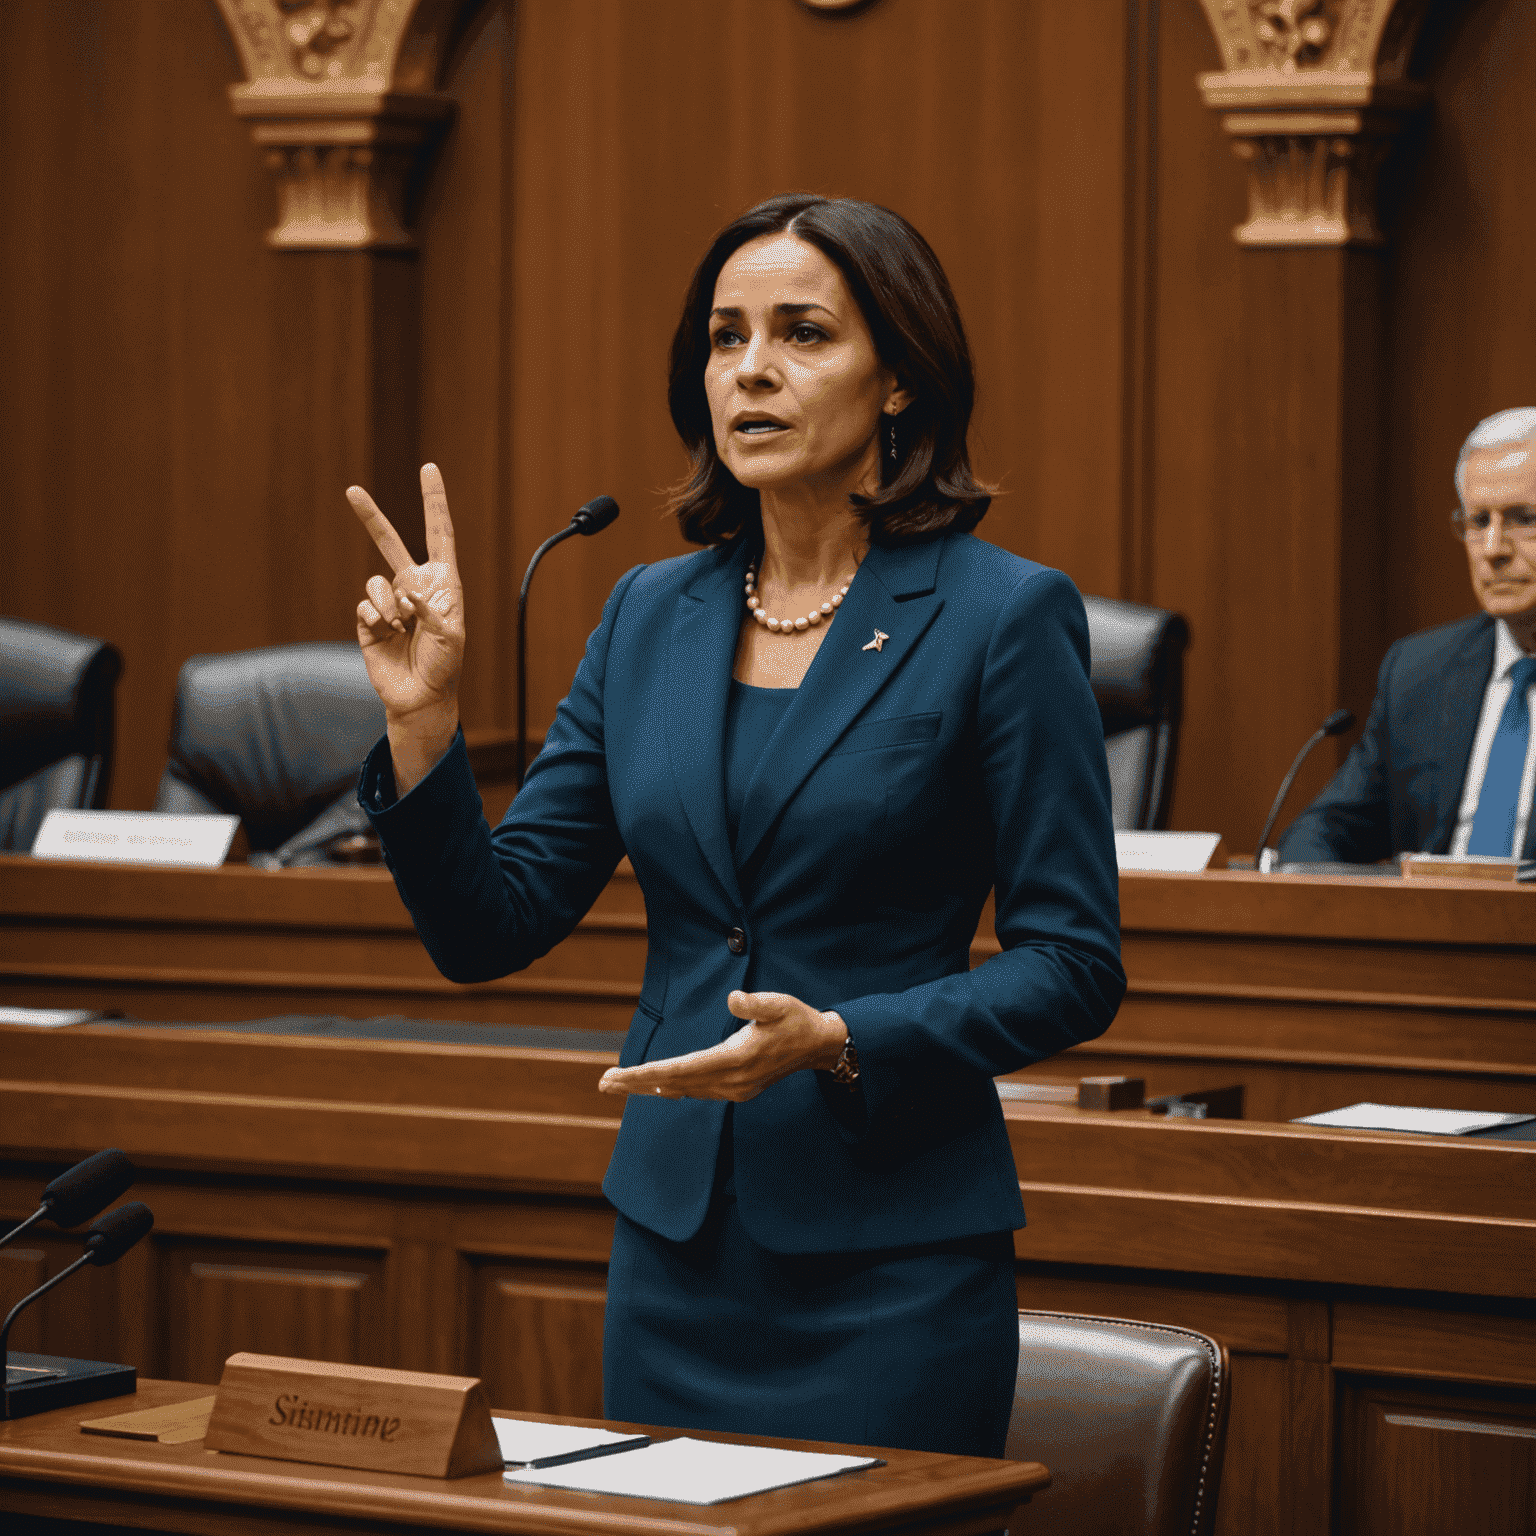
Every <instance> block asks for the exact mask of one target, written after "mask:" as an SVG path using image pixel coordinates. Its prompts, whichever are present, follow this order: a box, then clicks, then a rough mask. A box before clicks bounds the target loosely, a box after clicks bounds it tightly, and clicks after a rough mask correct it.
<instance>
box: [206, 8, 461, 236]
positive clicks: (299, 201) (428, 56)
mask: <svg viewBox="0 0 1536 1536" xmlns="http://www.w3.org/2000/svg"><path fill="white" fill-rule="evenodd" d="M218 4H219V9H220V11H222V13H223V15H224V19H225V21H226V23H227V24H228V26H229V30H230V32H231V34H232V35H233V37H234V40H235V46H236V48H237V49H238V50H239V52H240V59H241V63H242V64H243V65H244V68H245V74H246V78H245V80H244V81H243V82H242V83H241V84H239V85H233V86H231V87H230V89H229V96H230V104H231V106H232V107H233V109H234V113H235V115H236V116H237V117H240V118H243V119H245V120H247V121H249V122H250V124H251V138H252V140H253V141H254V142H255V143H256V145H257V147H258V148H259V149H261V150H262V152H263V158H264V160H265V163H266V165H267V168H268V169H269V170H270V171H271V172H272V174H273V176H274V178H275V179H276V183H277V223H276V224H275V225H274V226H273V228H272V229H271V230H270V231H269V232H268V234H267V243H268V244H269V245H272V246H275V247H277V248H278V249H280V250H308V251H314V250H328V251H338V250H346V251H356V250H408V249H410V248H412V247H413V245H414V243H415V241H414V237H413V235H412V233H411V231H410V229H409V228H408V226H407V222H406V207H405V190H406V184H407V179H408V177H409V175H410V173H411V171H412V170H413V169H414V167H415V166H416V165H417V163H418V162H419V160H420V159H421V158H422V157H423V156H424V155H425V154H427V153H428V152H429V151H430V149H431V147H432V144H433V143H434V142H435V140H436V138H437V136H438V134H439V133H440V132H441V130H442V129H443V127H444V126H445V125H446V123H447V122H448V119H449V118H450V117H451V115H452V112H453V103H452V101H451V100H450V99H449V98H448V97H446V96H443V95H440V94H438V93H437V92H436V90H435V89H434V87H435V86H436V84H437V77H438V71H439V69H440V68H441V65H442V61H443V56H444V53H445V52H446V49H447V46H448V43H449V41H450V38H451V37H452V35H453V33H454V28H455V24H456V21H457V19H458V17H459V15H460V13H461V12H463V11H464V10H465V9H466V5H465V0H218Z"/></svg>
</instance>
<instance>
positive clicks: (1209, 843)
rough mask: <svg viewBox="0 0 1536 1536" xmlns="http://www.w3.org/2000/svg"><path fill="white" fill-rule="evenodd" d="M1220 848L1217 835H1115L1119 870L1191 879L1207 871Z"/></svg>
mask: <svg viewBox="0 0 1536 1536" xmlns="http://www.w3.org/2000/svg"><path fill="white" fill-rule="evenodd" d="M1220 846H1221V833H1219V832H1116V833H1115V862H1116V863H1117V864H1119V866H1120V868H1121V869H1146V870H1157V871H1159V872H1160V873H1163V874H1170V875H1192V874H1197V873H1198V872H1199V871H1200V870H1202V869H1207V868H1209V867H1210V863H1211V860H1212V858H1214V857H1215V854H1216V850H1217V849H1218V848H1219V847H1220Z"/></svg>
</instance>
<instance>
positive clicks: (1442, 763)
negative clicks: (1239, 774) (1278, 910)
mask: <svg viewBox="0 0 1536 1536" xmlns="http://www.w3.org/2000/svg"><path fill="white" fill-rule="evenodd" d="M1493 639H1494V620H1493V619H1492V618H1491V617H1490V616H1489V615H1488V614H1486V613H1479V614H1475V615H1473V617H1471V618H1470V619H1458V620H1457V621H1456V622H1455V623H1454V624H1442V625H1440V627H1439V628H1438V629H1426V630H1424V631H1423V632H1422V633H1421V634H1417V635H1409V636H1408V637H1407V638H1406V639H1405V640H1399V641H1398V642H1397V643H1396V644H1395V645H1394V646H1393V647H1392V648H1391V649H1390V650H1389V651H1388V652H1387V654H1386V659H1385V660H1384V661H1383V662H1382V664H1381V672H1380V673H1379V675H1378V677H1377V680H1376V698H1375V700H1374V702H1373V703H1372V705H1371V713H1370V718H1369V719H1368V720H1367V721H1366V722H1365V729H1364V731H1362V732H1361V734H1360V739H1359V741H1357V742H1356V743H1355V744H1354V746H1353V747H1352V748H1351V749H1350V752H1349V756H1348V757H1346V758H1345V759H1344V762H1343V764H1342V766H1341V767H1340V768H1339V771H1338V772H1337V773H1336V774H1334V776H1333V779H1332V780H1331V782H1330V783H1329V785H1328V787H1327V788H1326V789H1325V790H1324V791H1323V792H1322V794H1320V795H1319V796H1318V797H1317V799H1316V800H1314V801H1313V802H1312V804H1311V805H1309V806H1308V807H1307V808H1306V810H1304V811H1303V812H1302V813H1301V815H1300V816H1298V817H1297V818H1296V820H1295V821H1293V822H1292V823H1291V825H1290V826H1289V827H1287V828H1286V830H1285V834H1284V836H1282V837H1281V839H1280V842H1279V844H1278V851H1279V853H1280V857H1281V858H1282V859H1287V860H1292V859H1294V860H1306V861H1312V860H1339V861H1341V862H1344V863H1350V864H1374V863H1376V862H1377V861H1378V860H1380V859H1390V858H1391V857H1392V856H1393V855H1394V854H1398V853H1448V852H1449V851H1450V847H1451V839H1452V838H1453V837H1454V836H1455V835H1456V819H1457V813H1458V812H1459V811H1460V809H1461V794H1462V789H1463V788H1464V787H1465V784H1466V780H1467V764H1468V763H1469V762H1470V760H1471V757H1472V743H1473V739H1474V738H1475V737H1476V735H1477V721H1478V716H1479V715H1480V714H1481V713H1482V708H1483V694H1484V692H1485V691H1486V689H1487V687H1488V679H1489V678H1490V677H1491V676H1492V675H1493ZM1524 852H1525V857H1527V858H1532V857H1536V817H1532V818H1531V825H1530V826H1529V828H1528V829H1527V831H1526V839H1525V850H1524Z"/></svg>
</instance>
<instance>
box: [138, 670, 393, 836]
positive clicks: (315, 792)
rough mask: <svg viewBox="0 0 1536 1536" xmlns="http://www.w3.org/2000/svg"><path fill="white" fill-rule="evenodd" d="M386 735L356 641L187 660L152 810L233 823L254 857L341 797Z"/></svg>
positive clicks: (179, 681) (293, 832) (317, 815)
mask: <svg viewBox="0 0 1536 1536" xmlns="http://www.w3.org/2000/svg"><path fill="white" fill-rule="evenodd" d="M383 734H384V706H383V705H382V704H381V703H380V702H379V696H378V695H377V694H376V693H375V692H374V691H373V688H372V686H371V685H370V683H369V681H368V673H367V671H366V669H365V667H364V665H363V657H362V652H361V651H359V650H358V648H357V645H356V644H355V643H354V642H351V641H345V642H338V643H335V644H330V643H314V644H309V645H274V646H269V647H267V648H265V649H263V650H258V651H233V652H231V653H229V654H228V655H223V656H194V657H192V658H191V660H189V661H188V662H187V663H186V665H185V666H183V667H182V669H181V676H180V677H179V678H178V679H177V683H176V705H175V712H174V715H173V717H172V721H171V742H170V758H169V761H168V762H167V763H166V765H165V772H164V773H163V774H162V775H161V777H160V788H159V790H158V791H157V793H156V795H155V809H156V810H157V811H174V812H180V813H184V814H185V813H193V814H196V813H202V814H207V813H209V812H222V813H224V814H226V815H235V816H238V817H239V818H240V819H241V821H242V822H243V823H244V826H245V833H246V837H247V838H248V840H249V842H250V847H251V851H252V853H253V854H255V853H262V852H266V851H270V850H271V849H274V848H278V847H279V846H281V845H282V844H284V843H286V842H287V841H288V840H289V839H290V838H291V837H293V836H294V834H295V833H298V832H300V831H302V830H303V829H305V828H306V827H308V826H309V825H310V824H311V823H312V822H314V821H315V820H316V818H317V817H319V816H320V814H321V813H322V812H323V811H325V810H327V809H328V808H329V807H331V806H332V805H334V804H335V802H336V801H337V800H338V799H340V798H342V797H344V796H345V795H347V794H348V793H349V791H350V789H351V786H352V785H353V783H354V782H355V780H356V778H357V774H358V770H359V769H360V768H361V767H362V765H363V758H364V757H366V756H367V754H368V749H369V748H370V747H371V746H372V745H373V744H374V742H375V741H377V740H378V739H379V737H380V736H382V735H383Z"/></svg>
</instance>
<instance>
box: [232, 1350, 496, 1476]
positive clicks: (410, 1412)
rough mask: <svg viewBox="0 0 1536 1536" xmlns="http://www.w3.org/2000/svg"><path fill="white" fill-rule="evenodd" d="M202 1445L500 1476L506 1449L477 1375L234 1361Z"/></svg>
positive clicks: (428, 1472) (392, 1468)
mask: <svg viewBox="0 0 1536 1536" xmlns="http://www.w3.org/2000/svg"><path fill="white" fill-rule="evenodd" d="M203 1446H204V1448H205V1449H206V1450H210V1451H238V1452H240V1453H242V1454H243V1455H246V1456H270V1457H272V1458H274V1459H275V1460H278V1461H312V1462H320V1463H322V1464H323V1465H325V1466H330V1467H353V1468H357V1469H359V1470H361V1471H365V1472H409V1473H414V1474H415V1475H416V1476H418V1477H466V1476H468V1475H469V1474H470V1473H473V1472H499V1471H500V1470H501V1466H502V1458H501V1447H500V1445H499V1444H498V1443H497V1440H496V1429H495V1426H494V1425H493V1424H492V1423H491V1409H490V1404H489V1403H488V1402H487V1401H486V1397H485V1390H484V1388H483V1387H482V1386H481V1385H480V1382H479V1379H478V1378H476V1377H474V1376H433V1375H428V1374H427V1373H426V1372H423V1371H386V1370H382V1369H378V1368H376V1367H373V1366H366V1365H331V1364H327V1363H325V1362H324V1361H319V1360H288V1359H284V1358H283V1357H282V1356H281V1355H248V1354H239V1355H231V1356H230V1357H229V1359H228V1360H226V1361H225V1362H224V1375H223V1377H222V1378H221V1379H220V1381H219V1391H218V1396H217V1397H216V1398H215V1400H214V1405H213V1416H212V1417H211V1418H210V1419H209V1421H208V1433H207V1435H206V1436H205V1437H204V1439H203Z"/></svg>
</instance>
